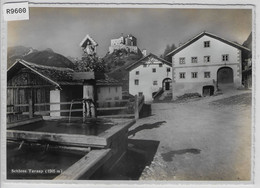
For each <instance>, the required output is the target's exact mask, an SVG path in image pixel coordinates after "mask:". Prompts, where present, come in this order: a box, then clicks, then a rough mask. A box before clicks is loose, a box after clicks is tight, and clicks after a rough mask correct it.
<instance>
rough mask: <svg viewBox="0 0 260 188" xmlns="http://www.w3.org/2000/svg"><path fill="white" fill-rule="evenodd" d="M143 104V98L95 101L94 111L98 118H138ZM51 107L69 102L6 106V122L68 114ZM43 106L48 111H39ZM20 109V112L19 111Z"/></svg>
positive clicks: (74, 110) (65, 111) (67, 109)
mask: <svg viewBox="0 0 260 188" xmlns="http://www.w3.org/2000/svg"><path fill="white" fill-rule="evenodd" d="M73 104H82V103H81V102H73ZM143 104H144V96H141V97H138V96H137V95H136V96H135V98H130V99H129V100H108V101H97V102H96V106H97V108H96V111H97V116H98V117H111V118H113V117H114V118H116V117H118V118H120V117H122V118H135V119H138V118H139V112H140V110H141V109H142V106H143ZM51 105H60V108H61V106H70V105H71V102H60V103H36V104H33V102H32V100H29V104H14V105H7V110H8V112H7V122H8V123H11V122H14V121H21V120H24V119H26V118H32V117H33V116H35V115H42V116H50V114H51V113H53V112H60V113H69V112H70V108H69V107H68V108H63V109H62V108H61V109H60V110H51V109H50V106H51ZM40 106H44V107H46V108H44V109H48V110H41V108H37V107H40ZM20 108H22V111H21V110H20ZM71 112H80V113H81V112H83V108H73V109H71Z"/></svg>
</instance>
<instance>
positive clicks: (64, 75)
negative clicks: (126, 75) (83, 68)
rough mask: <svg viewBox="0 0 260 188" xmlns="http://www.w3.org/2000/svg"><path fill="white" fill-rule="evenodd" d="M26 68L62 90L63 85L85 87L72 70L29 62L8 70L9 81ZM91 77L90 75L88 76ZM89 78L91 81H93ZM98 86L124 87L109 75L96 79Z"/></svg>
mask: <svg viewBox="0 0 260 188" xmlns="http://www.w3.org/2000/svg"><path fill="white" fill-rule="evenodd" d="M23 67H26V68H28V69H30V70H31V71H32V72H34V73H35V74H37V75H39V76H40V77H42V78H43V79H45V80H47V81H48V82H50V83H51V84H52V85H54V86H56V87H58V88H61V85H83V82H84V79H77V78H76V79H75V74H77V72H75V71H74V70H73V69H70V68H62V67H53V66H45V65H38V64H35V63H31V62H27V61H25V60H17V61H16V62H15V63H14V64H13V65H12V66H11V67H10V68H9V69H8V70H7V76H8V79H9V78H11V77H12V76H13V75H15V74H16V73H17V72H18V71H19V70H20V69H21V68H23ZM88 76H89V75H88ZM91 78H92V77H91ZM91 78H89V79H91ZM96 84H97V85H107V86H109V85H110V86H111V85H122V84H121V83H120V82H119V81H118V80H115V79H113V78H111V77H109V76H108V75H106V74H105V75H104V76H102V77H99V78H96Z"/></svg>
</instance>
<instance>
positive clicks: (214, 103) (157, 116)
mask: <svg viewBox="0 0 260 188" xmlns="http://www.w3.org/2000/svg"><path fill="white" fill-rule="evenodd" d="M251 111H252V110H251V92H250V91H245V90H235V91H232V92H229V93H226V94H222V95H218V96H211V97H206V98H199V99H190V100H187V101H182V102H169V103H154V104H152V115H151V116H149V117H145V118H141V119H139V120H137V123H136V124H135V125H134V126H132V127H131V129H130V131H129V139H136V140H152V141H158V142H159V145H158V147H157V150H156V152H155V154H154V156H149V157H153V158H152V161H151V163H150V164H147V166H146V167H145V169H144V170H143V172H142V174H141V176H140V178H139V179H140V180H250V178H251V149H252V147H251V143H252V142H251V139H252V134H251V132H252V127H251ZM130 147H131V145H130Z"/></svg>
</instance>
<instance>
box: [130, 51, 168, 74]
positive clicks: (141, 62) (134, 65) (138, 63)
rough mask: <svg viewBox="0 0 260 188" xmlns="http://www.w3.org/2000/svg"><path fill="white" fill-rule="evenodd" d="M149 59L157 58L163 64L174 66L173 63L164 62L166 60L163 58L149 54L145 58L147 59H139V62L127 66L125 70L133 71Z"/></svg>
mask: <svg viewBox="0 0 260 188" xmlns="http://www.w3.org/2000/svg"><path fill="white" fill-rule="evenodd" d="M149 57H153V58H155V59H158V60H159V61H161V62H162V63H165V64H166V65H169V66H172V63H171V62H169V61H166V60H164V59H162V58H160V57H158V56H156V55H154V54H152V53H150V54H148V55H147V56H145V57H143V58H141V59H139V60H138V61H136V62H135V63H133V64H131V65H129V66H127V67H126V68H125V69H126V70H132V69H134V68H136V67H138V66H139V65H141V64H143V61H145V60H146V59H149Z"/></svg>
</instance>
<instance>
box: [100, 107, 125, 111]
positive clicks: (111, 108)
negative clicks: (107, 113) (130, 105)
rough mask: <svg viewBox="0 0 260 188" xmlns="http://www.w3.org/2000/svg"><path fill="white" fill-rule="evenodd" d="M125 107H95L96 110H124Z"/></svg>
mask: <svg viewBox="0 0 260 188" xmlns="http://www.w3.org/2000/svg"><path fill="white" fill-rule="evenodd" d="M125 109H127V107H109V108H97V110H100V111H101V110H125Z"/></svg>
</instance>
